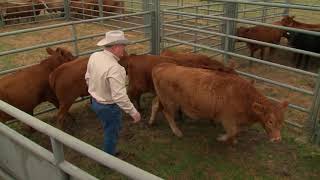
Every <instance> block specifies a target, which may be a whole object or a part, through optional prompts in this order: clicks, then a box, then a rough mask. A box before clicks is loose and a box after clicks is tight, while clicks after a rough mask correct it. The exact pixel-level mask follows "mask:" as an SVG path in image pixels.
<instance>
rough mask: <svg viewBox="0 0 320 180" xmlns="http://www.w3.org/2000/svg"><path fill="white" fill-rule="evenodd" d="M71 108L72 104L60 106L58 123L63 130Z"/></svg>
mask: <svg viewBox="0 0 320 180" xmlns="http://www.w3.org/2000/svg"><path fill="white" fill-rule="evenodd" d="M70 107H71V104H60V107H59V111H58V115H57V122H58V127H59V128H61V129H63V128H64V121H65V117H66V115H67V114H68V110H69V108H70Z"/></svg>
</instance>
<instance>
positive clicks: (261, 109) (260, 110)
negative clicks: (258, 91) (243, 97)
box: [252, 102, 265, 115]
mask: <svg viewBox="0 0 320 180" xmlns="http://www.w3.org/2000/svg"><path fill="white" fill-rule="evenodd" d="M252 109H253V112H255V113H256V114H258V115H264V112H265V108H264V106H263V105H262V104H259V103H256V102H255V103H253V104H252Z"/></svg>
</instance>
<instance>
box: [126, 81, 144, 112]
mask: <svg viewBox="0 0 320 180" xmlns="http://www.w3.org/2000/svg"><path fill="white" fill-rule="evenodd" d="M141 94H142V93H140V92H138V91H137V90H136V88H133V87H131V86H130V85H129V89H128V95H129V97H130V99H131V100H132V101H133V103H134V104H135V106H136V107H137V109H138V110H141V105H140V98H141Z"/></svg>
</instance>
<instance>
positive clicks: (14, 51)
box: [0, 39, 73, 56]
mask: <svg viewBox="0 0 320 180" xmlns="http://www.w3.org/2000/svg"><path fill="white" fill-rule="evenodd" d="M69 42H73V39H65V40H60V41H55V42H50V43H44V44H39V45H35V46H29V47H25V48H20V49H14V50H9V51H4V52H0V56H4V55H8V54H13V53H19V52H24V51H29V50H33V49H38V48H44V47H48V46H54V45H58V44H64V43H69Z"/></svg>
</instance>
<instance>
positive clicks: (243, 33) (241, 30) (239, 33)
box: [236, 27, 250, 42]
mask: <svg viewBox="0 0 320 180" xmlns="http://www.w3.org/2000/svg"><path fill="white" fill-rule="evenodd" d="M249 30H250V29H249V28H246V27H239V28H237V32H236V36H238V37H246V35H247V33H248V32H249ZM240 41H241V40H238V39H236V42H240Z"/></svg>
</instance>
